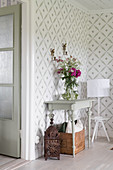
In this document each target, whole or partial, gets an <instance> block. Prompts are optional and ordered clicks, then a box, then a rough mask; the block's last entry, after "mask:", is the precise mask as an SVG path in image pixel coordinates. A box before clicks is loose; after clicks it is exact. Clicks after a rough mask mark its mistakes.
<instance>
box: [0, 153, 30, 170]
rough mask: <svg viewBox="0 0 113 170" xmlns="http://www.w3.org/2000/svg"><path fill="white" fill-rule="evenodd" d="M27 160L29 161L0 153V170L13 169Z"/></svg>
mask: <svg viewBox="0 0 113 170" xmlns="http://www.w3.org/2000/svg"><path fill="white" fill-rule="evenodd" d="M29 162H30V161H26V160H24V159H15V158H12V157H7V156H3V155H0V170H15V169H17V168H18V167H21V166H23V165H26V164H27V163H29Z"/></svg>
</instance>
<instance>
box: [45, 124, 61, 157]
mask: <svg viewBox="0 0 113 170" xmlns="http://www.w3.org/2000/svg"><path fill="white" fill-rule="evenodd" d="M59 135H60V133H58V130H57V129H56V128H55V127H54V126H49V128H48V129H47V130H46V131H45V136H44V156H45V160H47V158H50V157H57V158H58V160H59V159H60V139H59Z"/></svg>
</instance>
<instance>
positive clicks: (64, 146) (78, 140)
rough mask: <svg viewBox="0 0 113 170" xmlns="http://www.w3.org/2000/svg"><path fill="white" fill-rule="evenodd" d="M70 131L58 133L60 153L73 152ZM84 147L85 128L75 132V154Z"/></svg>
mask: <svg viewBox="0 0 113 170" xmlns="http://www.w3.org/2000/svg"><path fill="white" fill-rule="evenodd" d="M72 146H73V141H72V133H60V153H62V154H70V155H71V154H73V149H72ZM84 149H85V130H84V129H83V130H82V131H80V132H76V133H75V154H77V153H78V152H80V151H82V150H84Z"/></svg>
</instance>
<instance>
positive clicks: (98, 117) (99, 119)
mask: <svg viewBox="0 0 113 170" xmlns="http://www.w3.org/2000/svg"><path fill="white" fill-rule="evenodd" d="M91 119H92V120H95V127H94V132H93V136H92V143H93V141H94V137H95V139H96V138H97V134H98V126H99V123H101V124H102V126H103V129H104V132H105V134H106V137H107V139H108V142H110V139H109V136H108V134H107V131H106V128H105V125H104V122H103V121H104V120H108V118H103V117H101V116H96V117H94V118H91Z"/></svg>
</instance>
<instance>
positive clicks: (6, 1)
mask: <svg viewBox="0 0 113 170" xmlns="http://www.w3.org/2000/svg"><path fill="white" fill-rule="evenodd" d="M18 3H20V0H0V7H5V6H10V5H16V4H18Z"/></svg>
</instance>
